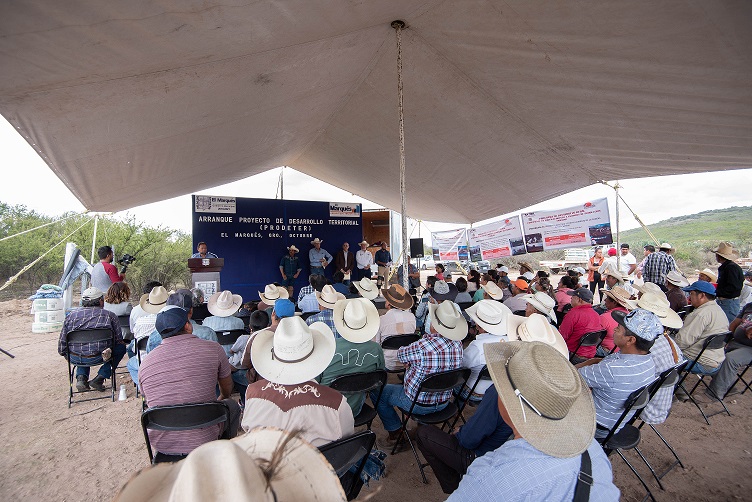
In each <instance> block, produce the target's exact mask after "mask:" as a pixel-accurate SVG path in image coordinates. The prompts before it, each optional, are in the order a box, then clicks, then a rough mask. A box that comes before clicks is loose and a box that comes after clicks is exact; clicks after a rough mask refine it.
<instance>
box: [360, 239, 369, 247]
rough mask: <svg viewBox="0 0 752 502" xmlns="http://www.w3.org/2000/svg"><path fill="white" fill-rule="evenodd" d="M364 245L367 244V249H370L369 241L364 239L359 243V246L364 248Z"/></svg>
mask: <svg viewBox="0 0 752 502" xmlns="http://www.w3.org/2000/svg"><path fill="white" fill-rule="evenodd" d="M363 244H365V245H366V247H368V241H367V240H365V239H363V240H362V241H360V242H359V243H358V246H362V245H363Z"/></svg>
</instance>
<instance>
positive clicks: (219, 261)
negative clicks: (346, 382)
mask: <svg viewBox="0 0 752 502" xmlns="http://www.w3.org/2000/svg"><path fill="white" fill-rule="evenodd" d="M224 266H225V260H224V258H188V269H189V270H190V271H191V280H192V282H193V287H194V288H199V289H200V290H201V291H203V292H204V299H205V300H208V299H209V297H210V296H211V295H213V294H214V293H217V292H219V291H222V289H221V288H220V284H219V274H220V272H222V267H224Z"/></svg>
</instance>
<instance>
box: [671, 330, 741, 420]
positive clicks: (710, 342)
mask: <svg viewBox="0 0 752 502" xmlns="http://www.w3.org/2000/svg"><path fill="white" fill-rule="evenodd" d="M731 336H733V334H732V333H731V332H730V331H726V332H725V333H718V334H715V335H710V336H708V337H707V338H705V340H704V341H703V342H702V349H701V350H700V352H699V353H698V354H697V357H695V358H694V360H693V361H692V362H691V363H690V364H688V365H687V366H686V367H685V368H684V371H683V372H682V375H681V378H680V379H679V382H678V383H677V384H676V386H677V387H679V388H680V389H681V390H683V391H684V392H685V393H686V394H687V396H688V397H689V400H690V401H692V403H693V404H694V405H695V406H696V407H697V409H698V410H700V413H702V418H704V419H705V423H706V424H708V425H710V421H709V420H708V418H709V417H712V416H714V415H717V414H719V413H723V412H726V414H727V415H728V416H731V412H730V411H729V410H728V408H726V403H724V402H723V400H722V399H720V398H718V397H717V396H715V394H713V396H714V397H715V400H716V401H718V402H719V403H721V406H723V409H722V410H718V411H717V412H715V413H711V414H710V415H706V414H705V412H704V411H702V408H701V407H700V405H699V404H698V403H697V401H696V400H695V398H694V397H692V393H693V392H694V391H695V389H697V386H698V385H700V384H701V383H702V384H703V385H704V386H705V388H706V389H710V387H708V384H707V383H706V382H705V377H706V376H711V377H712V375H713V373H694V374H695V375H697V377H698V379H699V380H698V381H697V383H696V384H695V385H694V387H692V390H691V391H687V389H686V387H684V381H685V380H686V379H687V377H688V376H689V375H690V374H692V371H691V370H692V367H693V366H694V365H695V364H697V361H699V360H700V358H701V357H702V354H703V353H704V352H705V351H706V350H714V349H722V348H723V347H724V346H725V345H726V342H727V341H728V340H730V339H731ZM711 394H712V392H711Z"/></svg>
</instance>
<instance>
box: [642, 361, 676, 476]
mask: <svg viewBox="0 0 752 502" xmlns="http://www.w3.org/2000/svg"><path fill="white" fill-rule="evenodd" d="M688 364H689V361H687V360H684V361H682V362H680V363H679V364H677V365H676V366H674V367H673V368H669V369H667V370H665V371H663V372H662V373H661V374H660V376H659V377H658V383H657V384H656V385H654V386H653V392H652V393H651V395H650V399H651V400H652V399H653V397H654V396H655V394H656V393H657V392H658V391H659V390H660V389H667V388H670V389H671V390H672V392H673V389H674V388H675V387H676V384H677V383H678V382H679V374H680V373H681V372H682V371H684V368H685V367H686V366H687V365H688ZM666 418H668V417H666ZM646 423H647V422H645V421H644V420H642V417H640V425H638V426H637V428H638V429H640V430H642V427H643V426H644V425H645V424H646ZM648 427H650V428H651V429H653V432H655V433H656V434H657V435H658V437H659V438H660V440H661V441H663V444H665V445H666V447H667V448H668V449H669V450H671V453H672V454H673V455H674V459H675V460H674V462H673V463H672V464H671V465H670V466H669V467H668V468H667V469H666V470H665V471H663V473H661V474H657V473H656V472H655V469H653V466H652V465H650V464H649V463H648V461H647V459H646V458H645V457H644V456H643V455H640V457H641V458H642V459H643V460H644V461H645V464H646V465H647V466H648V469H650V473H651V474H652V475H653V477H654V478H655V480H656V481H657V482H658V486H660V488H661V490H664V489H665V488H664V487H663V483H661V479H663V477H664V476H665V475H666V474H668V473H669V472H671V470H672V469H673V468H674V467H676V466H677V465H679V466H681V468H682V469H684V464H683V463H682V461H681V460H680V459H679V455H677V454H676V451H675V450H674V449H673V448H672V447H671V445H670V444H669V443H668V441H666V438H664V437H663V436H662V435H661V433H660V432H658V430H657V429H656V428H655V426H654V425H653V424H648ZM635 451H638V452H639V451H640V449H639V448H637V447H635Z"/></svg>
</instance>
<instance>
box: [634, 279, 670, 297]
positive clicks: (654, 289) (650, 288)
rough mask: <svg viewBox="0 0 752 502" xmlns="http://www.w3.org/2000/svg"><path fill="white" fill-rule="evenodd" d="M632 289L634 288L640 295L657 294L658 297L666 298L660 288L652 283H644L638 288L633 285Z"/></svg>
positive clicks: (636, 285)
mask: <svg viewBox="0 0 752 502" xmlns="http://www.w3.org/2000/svg"><path fill="white" fill-rule="evenodd" d="M632 287H633V288H635V289H636V290H637V291H639V292H640V293H642V294H643V295H644V294H645V293H655V294H657V295H659V296H660V295H663V296H666V293H664V292H663V290H662V289H661V288H660V286H658V285H657V284H656V283H654V282H646V283H645V284H643V285H642V286H640V285H638V284H635V285H633V286H632Z"/></svg>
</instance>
